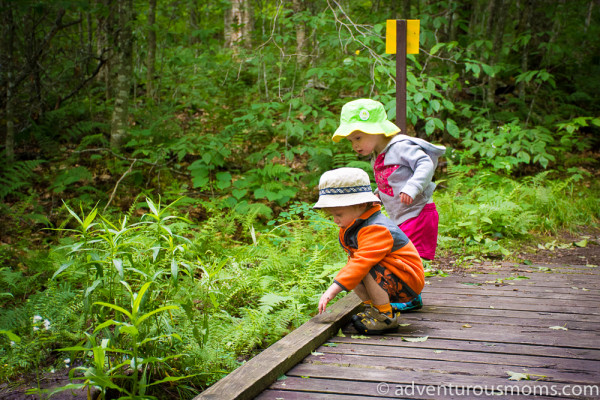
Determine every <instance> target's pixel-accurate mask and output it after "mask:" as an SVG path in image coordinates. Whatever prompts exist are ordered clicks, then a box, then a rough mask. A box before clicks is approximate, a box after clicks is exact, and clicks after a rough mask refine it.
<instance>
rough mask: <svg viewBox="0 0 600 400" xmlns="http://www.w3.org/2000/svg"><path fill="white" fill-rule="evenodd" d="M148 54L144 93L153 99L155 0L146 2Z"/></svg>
mask: <svg viewBox="0 0 600 400" xmlns="http://www.w3.org/2000/svg"><path fill="white" fill-rule="evenodd" d="M148 5H149V7H148V55H147V58H146V95H147V97H148V98H149V99H150V100H152V99H154V71H155V70H154V64H155V62H156V26H155V23H156V0H149V2H148Z"/></svg>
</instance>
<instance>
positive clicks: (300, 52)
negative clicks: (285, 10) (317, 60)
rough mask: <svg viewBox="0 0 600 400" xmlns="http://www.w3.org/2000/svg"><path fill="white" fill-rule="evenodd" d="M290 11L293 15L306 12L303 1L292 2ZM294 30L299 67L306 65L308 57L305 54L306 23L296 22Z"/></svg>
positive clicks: (293, 0)
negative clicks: (291, 10)
mask: <svg viewBox="0 0 600 400" xmlns="http://www.w3.org/2000/svg"><path fill="white" fill-rule="evenodd" d="M292 9H293V10H294V15H298V14H300V13H303V12H305V11H306V4H305V2H304V0H292ZM295 29H296V58H297V60H298V65H299V66H301V67H302V66H304V65H306V62H307V60H308V55H307V54H306V22H304V21H298V22H296V24H295Z"/></svg>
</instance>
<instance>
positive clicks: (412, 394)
mask: <svg viewBox="0 0 600 400" xmlns="http://www.w3.org/2000/svg"><path fill="white" fill-rule="evenodd" d="M284 384H285V386H284ZM386 385H388V386H386ZM280 386H281V389H279V390H271V391H270V392H272V393H277V396H279V397H272V396H273V395H270V396H268V397H263V395H262V394H261V396H259V397H257V399H260V400H272V399H279V400H281V399H284V400H296V399H318V400H321V399H329V398H331V399H344V400H346V399H347V400H358V399H369V400H383V399H430V398H436V399H440V398H443V399H447V400H455V399H456V400H465V399H468V400H471V399H473V400H475V399H476V400H481V399H482V398H500V399H502V398H503V397H500V396H501V394H502V393H501V392H500V391H496V390H493V388H491V387H489V389H488V390H487V391H486V390H485V389H484V388H483V387H482V385H480V386H473V387H472V388H471V390H470V391H469V390H466V389H464V388H455V387H450V386H447V387H442V386H440V385H419V384H412V383H411V384H387V383H385V382H380V383H378V384H374V383H371V382H366V383H364V385H363V383H362V382H348V381H343V380H333V379H314V378H310V379H309V380H308V381H307V379H306V378H298V377H294V376H290V377H289V378H288V379H286V380H285V381H284V382H283V383H281V385H280ZM386 389H387V394H386V395H385V397H379V396H376V395H372V394H373V393H379V394H380V395H383V392H385V391H386ZM512 389H513V388H507V392H506V394H507V395H508V394H511V393H512V391H511V390H512ZM515 389H516V388H515ZM317 391H318V392H317ZM336 391H338V392H340V393H347V394H337V393H338V392H336ZM350 393H352V394H350ZM354 393H356V395H355V394H354ZM315 395H316V396H317V397H313V396H315ZM304 396H306V397H304ZM328 396H330V397H328ZM336 396H339V397H336ZM492 396H495V397H492ZM508 398H510V400H531V399H532V398H535V399H536V400H556V397H547V396H535V397H532V396H531V395H529V396H525V395H510V397H508Z"/></svg>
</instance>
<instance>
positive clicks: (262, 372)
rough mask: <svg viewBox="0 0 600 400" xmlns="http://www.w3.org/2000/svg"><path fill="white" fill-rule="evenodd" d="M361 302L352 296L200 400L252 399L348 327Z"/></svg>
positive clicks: (287, 337)
mask: <svg viewBox="0 0 600 400" xmlns="http://www.w3.org/2000/svg"><path fill="white" fill-rule="evenodd" d="M359 305H360V300H359V299H358V297H357V296H356V295H355V294H354V293H350V294H348V295H346V296H345V297H343V298H342V299H340V300H339V301H338V302H336V303H335V304H333V305H332V306H331V307H329V308H328V312H326V313H324V314H321V315H317V316H315V317H313V318H312V319H310V320H309V321H308V322H306V323H304V324H303V325H302V326H300V327H299V328H297V329H296V330H294V331H292V332H291V333H290V334H288V335H287V336H285V337H284V338H283V339H281V340H279V341H277V342H276V343H274V344H273V345H271V346H269V347H268V348H267V349H266V350H264V351H263V352H261V353H260V354H259V355H257V356H256V357H254V358H252V359H251V360H250V361H248V362H247V363H245V364H244V365H242V366H241V367H239V368H237V369H236V370H235V371H233V372H232V373H230V374H229V375H227V376H226V377H225V378H223V379H221V380H219V381H218V382H217V383H215V384H214V385H213V386H211V387H210V388H208V389H207V390H205V391H204V392H202V393H200V394H199V395H198V396H196V397H195V398H194V400H200V399H218V400H226V399H252V398H254V397H255V396H256V395H257V394H259V393H260V392H261V391H263V390H264V389H266V388H267V387H268V386H269V385H270V384H271V383H273V382H274V381H275V380H276V379H277V378H278V377H279V376H281V375H282V374H284V373H285V372H286V371H287V370H288V369H290V368H291V367H293V366H294V365H296V364H297V363H298V362H300V361H301V360H302V359H303V358H304V357H306V355H308V354H310V352H311V351H312V350H314V349H315V348H317V347H318V346H320V345H321V344H323V343H324V342H325V341H326V340H327V339H328V338H330V337H331V335H333V334H334V333H335V332H337V331H338V330H339V329H340V327H341V326H343V325H344V324H346V323H347V322H348V320H349V319H350V316H351V315H352V313H353V312H355V310H356V309H357V308H358V307H359Z"/></svg>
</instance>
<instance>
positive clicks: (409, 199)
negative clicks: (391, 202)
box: [400, 192, 413, 206]
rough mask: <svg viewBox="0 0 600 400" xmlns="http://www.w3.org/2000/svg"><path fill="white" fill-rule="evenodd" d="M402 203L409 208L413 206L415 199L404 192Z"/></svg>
mask: <svg viewBox="0 0 600 400" xmlns="http://www.w3.org/2000/svg"><path fill="white" fill-rule="evenodd" d="M400 201H401V202H402V203H403V204H406V205H407V206H408V205H410V204H412V202H413V198H412V197H410V196H409V195H407V194H406V193H404V192H402V193H400Z"/></svg>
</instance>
